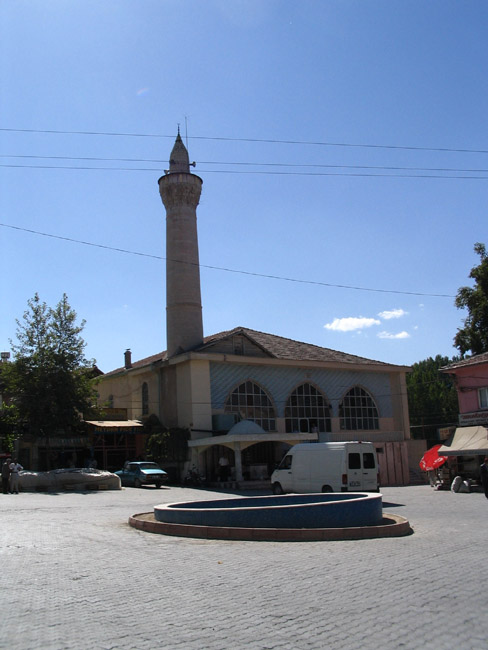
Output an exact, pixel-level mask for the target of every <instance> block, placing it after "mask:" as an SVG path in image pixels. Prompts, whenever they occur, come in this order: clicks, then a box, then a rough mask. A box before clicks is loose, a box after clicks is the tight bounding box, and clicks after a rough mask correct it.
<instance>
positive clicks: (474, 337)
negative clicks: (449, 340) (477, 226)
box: [454, 242, 488, 357]
mask: <svg viewBox="0 0 488 650" xmlns="http://www.w3.org/2000/svg"><path fill="white" fill-rule="evenodd" d="M474 251H475V253H477V254H478V255H479V256H480V259H481V262H480V264H479V265H478V266H474V267H473V268H472V269H471V272H470V274H469V277H470V278H472V279H473V280H474V287H461V288H460V289H459V290H458V292H457V296H456V301H455V305H456V307H457V308H458V309H467V310H468V316H467V317H466V318H465V320H464V327H463V328H460V329H458V331H457V334H456V336H455V337H454V345H455V346H456V347H457V348H458V350H459V351H460V353H461V355H462V356H463V357H464V355H465V354H466V352H471V354H481V353H482V352H488V255H487V253H486V248H485V245H484V244H481V243H479V242H478V243H477V244H475V245H474Z"/></svg>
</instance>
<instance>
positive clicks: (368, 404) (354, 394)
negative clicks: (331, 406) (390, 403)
mask: <svg viewBox="0 0 488 650" xmlns="http://www.w3.org/2000/svg"><path fill="white" fill-rule="evenodd" d="M339 417H340V418H341V429H348V430H351V431H358V430H370V429H379V421H378V409H377V408H376V404H375V403H374V401H373V398H372V397H371V395H370V394H369V393H368V392H367V391H365V390H364V388H361V387H360V386H354V387H353V388H351V390H350V391H348V392H347V393H346V395H345V396H344V399H343V400H342V402H341V404H340V405H339Z"/></svg>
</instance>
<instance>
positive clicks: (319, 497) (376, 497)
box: [154, 492, 383, 528]
mask: <svg viewBox="0 0 488 650" xmlns="http://www.w3.org/2000/svg"><path fill="white" fill-rule="evenodd" d="M154 517H155V519H156V521H160V522H164V523H171V524H187V525H191V526H218V527H232V528H234V527H235V528H350V527H355V526H377V525H379V524H381V523H382V518H383V504H382V495H381V494H377V493H375V494H369V493H365V492H345V493H340V494H335V493H334V494H330V493H327V494H283V495H279V496H260V497H245V498H237V499H234V498H233V499H217V500H213V501H187V502H184V503H169V504H163V505H159V506H155V507H154Z"/></svg>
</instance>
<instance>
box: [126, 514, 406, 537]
mask: <svg viewBox="0 0 488 650" xmlns="http://www.w3.org/2000/svg"><path fill="white" fill-rule="evenodd" d="M129 524H130V525H131V526H132V527H133V528H137V529H138V530H143V531H145V532H147V533H156V534H159V535H172V536H176V537H196V538H198V539H221V540H239V541H255V542H256V541H262V542H325V541H334V540H336V541H339V540H350V539H351V540H353V539H375V538H378V537H404V536H405V535H411V534H412V533H413V530H412V528H411V527H410V523H409V522H408V520H407V519H405V517H401V516H400V515H393V514H387V515H383V523H382V524H380V525H379V526H361V527H357V528H351V527H350V528H230V527H217V526H189V525H186V524H168V523H164V522H160V521H156V519H155V518H154V514H153V513H152V512H142V513H139V514H136V515H132V516H131V517H129Z"/></svg>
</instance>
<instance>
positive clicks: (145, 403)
mask: <svg viewBox="0 0 488 650" xmlns="http://www.w3.org/2000/svg"><path fill="white" fill-rule="evenodd" d="M142 415H149V388H148V386H147V383H146V382H144V383H143V384H142Z"/></svg>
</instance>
